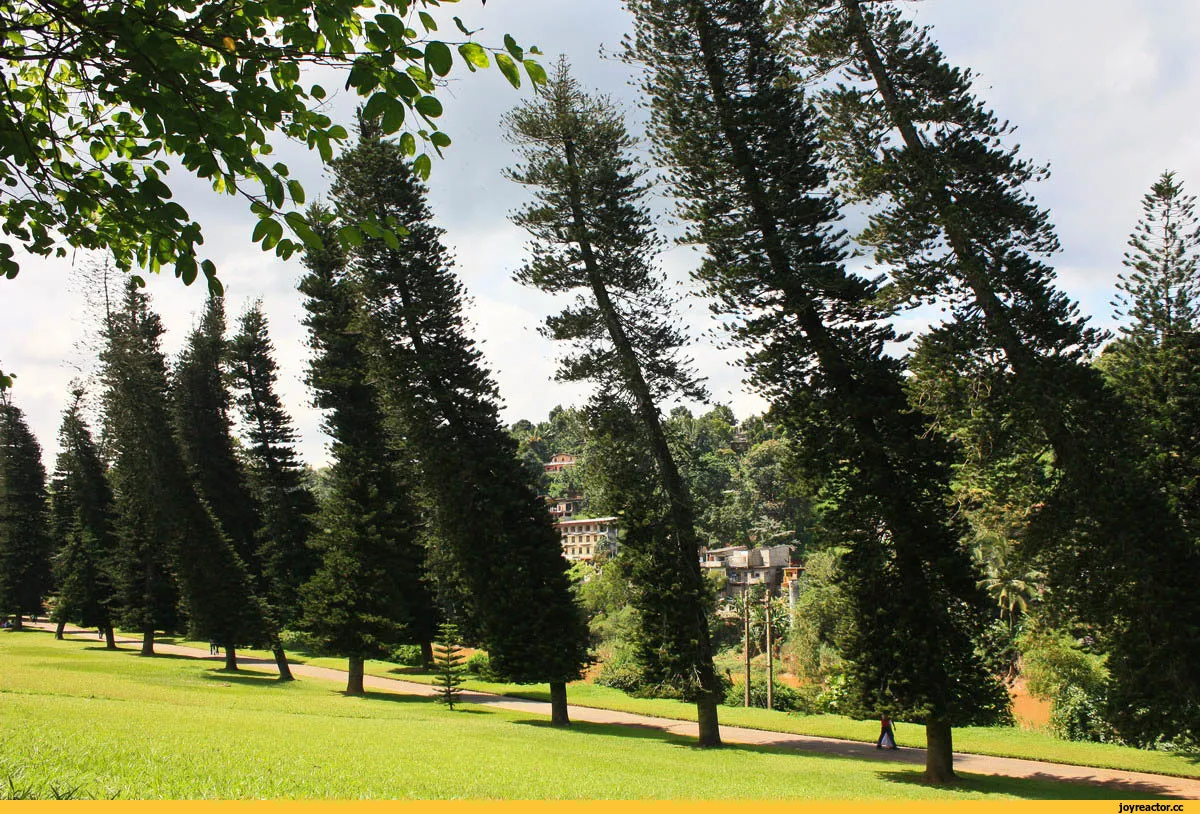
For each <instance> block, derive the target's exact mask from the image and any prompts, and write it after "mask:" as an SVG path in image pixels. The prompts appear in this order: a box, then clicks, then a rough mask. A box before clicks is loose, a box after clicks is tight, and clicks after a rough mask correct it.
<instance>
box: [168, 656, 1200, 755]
mask: <svg viewBox="0 0 1200 814" xmlns="http://www.w3.org/2000/svg"><path fill="white" fill-rule="evenodd" d="M162 641H176V640H175V639H172V638H170V637H167V638H163V639H162ZM178 643H180V644H191V645H192V646H195V647H206V646H207V644H206V643H201V642H186V641H183V640H178ZM239 652H241V651H239ZM244 655H253V656H257V657H260V658H267V659H270V658H271V654H270V653H268V652H266V651H245V653H244ZM289 658H291V659H292V660H293V661H294V662H295V663H297V664H312V665H315V666H319V667H333V668H335V669H340V670H345V669H346V660H345V659H337V658H329V657H321V656H310V655H308V654H305V653H301V654H290V655H289ZM366 672H367V674H368V675H375V676H382V677H386V678H402V679H405V680H409V681H416V682H421V683H425V684H431V683H433V681H434V677H433V676H432V675H429V674H423V673H422V672H421V671H419V670H417V669H415V668H407V667H401V666H399V665H396V664H393V663H391V662H386V661H368V662H367V663H366ZM463 686H464V687H465V688H466V689H472V690H479V691H482V692H494V693H499V694H502V695H512V696H517V697H521V698H532V699H535V700H539V701H549V700H550V693H549V690H548V689H547V688H545V687H540V686H533V687H531V686H528V685H525V686H522V685H517V684H499V683H491V682H486V681H468V682H466V683H465V684H464V685H463ZM567 695H568V700H569V701H570V703H572V704H577V705H579V706H585V707H596V708H599V709H613V710H620V711H622V712H633V713H640V714H643V715H655V716H658V717H662V718H673V719H677V720H684V721H694V720H696V708H695V706H694V705H692V704H687V703H683V702H680V701H670V700H665V699H658V698H633V697H631V696H629V695H626V694H625V693H623V692H621V691H619V690H614V689H611V688H609V687H602V686H599V685H596V684H587V683H584V682H575V683H573V684H571V685H570V688H569V690H568V693H567ZM720 717H721V723H722V724H723V725H727V726H744V727H748V728H750V729H765V730H770V731H776V732H790V733H793V734H797V735H814V736H817V737H826V738H844V739H846V740H856V741H863V742H866V743H873V742H874V741H875V739H876V738H877V737H878V736H879V723H878V722H877V721H860V720H855V719H853V718H847V717H845V716H842V715H795V714H790V713H783V712H769V711H767V710H765V709H744V708H741V707H725V706H722V707H721V708H720ZM896 735H897V738H898V739H899V741H900V744H901V745H903V746H915V747H924V746H925V729H924V727H923V726H920V725H918V724H907V723H903V722H901V723H899V724H897V727H896ZM954 748H955V750H956V751H959V752H971V753H974V754H979V755H997V756H999V757H1017V758H1025V759H1028V760H1045V761H1050V762H1052V763H1069V764H1073V765H1077V766H1095V767H1098V768H1105V769H1123V770H1125V771H1132V772H1150V773H1153V774H1168V775H1175V776H1177V777H1198V778H1200V753H1196V752H1191V753H1183V752H1159V751H1150V750H1146V749H1134V748H1132V747H1128V746H1113V745H1110V744H1101V743H1079V742H1075V741H1064V740H1060V739H1058V738H1055V737H1053V736H1052V735H1049V734H1047V733H1045V732H1031V731H1028V730H1023V729H1018V728H1015V727H978V726H977V727H959V728H956V729H955V730H954Z"/></svg>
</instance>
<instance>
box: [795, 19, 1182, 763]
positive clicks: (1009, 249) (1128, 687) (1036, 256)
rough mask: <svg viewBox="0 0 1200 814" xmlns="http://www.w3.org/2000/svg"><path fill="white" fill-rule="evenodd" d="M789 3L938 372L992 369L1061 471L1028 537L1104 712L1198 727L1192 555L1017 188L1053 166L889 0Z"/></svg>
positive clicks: (1047, 236) (840, 149)
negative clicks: (1091, 651) (1098, 659)
mask: <svg viewBox="0 0 1200 814" xmlns="http://www.w3.org/2000/svg"><path fill="white" fill-rule="evenodd" d="M786 6H787V7H789V9H790V12H789V13H790V15H791V19H792V22H793V25H792V28H793V29H794V31H796V32H797V33H798V34H799V35H800V41H801V43H802V48H801V49H799V50H798V52H799V53H803V52H807V55H808V57H809V59H810V60H811V61H812V62H813V63H814V64H813V68H814V69H815V71H816V72H817V73H819V74H820V75H822V76H824V77H826V78H827V79H828V78H829V72H830V71H833V72H835V73H834V76H833V79H834V80H835V82H831V83H830V87H829V89H828V90H827V91H826V92H824V93H823V94H822V105H823V106H824V108H825V109H826V110H827V112H828V118H829V122H830V124H829V127H828V128H827V129H826V133H825V135H826V141H827V144H828V146H829V149H830V150H831V151H832V152H833V153H834V154H835V155H836V160H837V167H838V171H839V173H840V174H841V176H842V178H843V179H844V181H845V185H846V187H847V189H848V190H849V192H850V194H852V195H853V196H855V197H856V198H858V199H859V200H862V201H864V202H866V203H869V204H872V205H874V211H873V213H872V215H871V219H870V222H869V225H868V227H867V229H866V230H865V231H864V232H863V234H862V235H861V236H860V239H861V240H862V241H863V242H865V243H867V244H868V245H870V246H871V247H872V248H873V249H874V250H875V257H876V259H878V260H879V261H881V262H884V263H887V264H888V266H889V268H890V269H891V273H892V277H893V283H892V294H893V297H894V301H896V302H897V303H903V304H908V305H919V304H928V303H933V302H936V303H939V304H943V305H946V306H947V307H948V309H949V312H950V318H949V319H948V320H947V321H946V322H944V323H943V324H941V325H939V326H937V327H936V328H934V329H932V330H931V331H929V332H928V333H927V334H926V335H925V336H923V337H922V338H921V340H920V347H919V349H918V351H917V352H918V354H919V355H922V356H925V357H928V358H930V359H933V360H936V361H937V363H940V364H942V365H943V366H944V368H945V369H946V371H947V374H952V373H953V371H954V370H955V369H961V368H964V367H975V368H978V369H981V370H983V371H985V373H984V376H983V378H982V381H980V382H979V385H978V386H977V387H976V388H975V391H976V392H980V393H983V392H986V393H987V394H988V400H989V401H990V402H991V404H990V405H989V406H990V410H991V412H992V414H994V415H996V416H1000V417H1002V420H1004V421H1006V422H1008V423H1009V424H1010V425H1012V426H1015V427H1017V428H1019V429H1020V431H1023V432H1029V433H1030V434H1031V435H1034V436H1036V437H1037V438H1038V439H1039V440H1040V441H1042V442H1043V443H1044V444H1045V445H1046V446H1047V447H1049V449H1050V450H1052V452H1053V458H1054V467H1055V473H1056V475H1057V477H1056V479H1055V483H1054V484H1053V487H1052V489H1051V490H1050V491H1049V493H1048V494H1046V495H1045V497H1044V499H1043V500H1041V501H1039V503H1038V505H1037V506H1036V507H1034V508H1032V509H1031V511H1030V515H1031V516H1032V517H1033V523H1032V524H1031V527H1030V532H1031V533H1030V535H1029V541H1030V542H1031V543H1032V544H1033V545H1034V546H1035V548H1036V549H1037V552H1038V554H1039V556H1040V558H1041V559H1042V560H1043V561H1044V562H1045V564H1046V566H1047V570H1048V572H1049V574H1050V578H1051V587H1052V588H1053V590H1054V591H1055V594H1056V596H1058V597H1059V598H1060V599H1061V600H1062V601H1063V602H1064V604H1065V605H1066V607H1067V608H1069V610H1070V611H1071V612H1072V613H1073V614H1075V615H1076V616H1077V617H1078V618H1079V619H1080V620H1081V621H1084V622H1087V623H1090V624H1091V625H1092V627H1093V629H1094V635H1095V637H1096V639H1097V646H1098V647H1099V648H1100V649H1101V650H1103V651H1105V652H1107V653H1108V654H1109V661H1108V667H1109V670H1110V675H1111V683H1110V686H1109V690H1108V705H1109V709H1108V716H1109V718H1110V719H1111V720H1112V721H1113V723H1114V724H1116V726H1117V728H1118V731H1119V732H1120V733H1121V735H1122V737H1124V738H1125V739H1127V740H1130V741H1135V742H1143V743H1149V742H1153V741H1155V740H1157V739H1160V738H1163V737H1166V738H1174V737H1180V736H1182V737H1188V736H1192V737H1195V736H1196V735H1197V733H1200V675H1198V674H1197V672H1196V670H1195V669H1193V668H1192V667H1191V665H1193V664H1195V663H1197V662H1198V661H1200V604H1197V603H1196V602H1195V586H1196V585H1197V584H1198V583H1200V550H1198V549H1197V548H1196V546H1195V545H1193V542H1192V540H1190V539H1189V538H1188V535H1187V534H1186V533H1185V532H1184V528H1183V525H1182V524H1181V522H1180V519H1179V517H1178V516H1177V515H1176V514H1175V513H1174V512H1172V511H1171V509H1170V506H1169V504H1168V501H1167V499H1166V497H1165V496H1164V494H1163V493H1162V490H1160V489H1159V488H1158V487H1157V485H1156V484H1155V483H1154V482H1153V480H1152V479H1150V478H1148V477H1146V476H1145V474H1144V473H1143V471H1142V470H1141V467H1140V462H1141V460H1142V459H1143V458H1144V457H1145V454H1146V451H1145V449H1144V448H1143V447H1142V445H1141V444H1140V443H1139V439H1138V432H1137V430H1136V425H1135V424H1134V423H1133V422H1132V421H1131V417H1130V416H1129V414H1128V411H1127V409H1126V408H1125V406H1124V405H1123V404H1121V403H1120V401H1119V399H1117V398H1115V397H1114V394H1113V393H1112V391H1111V390H1109V389H1107V388H1106V387H1105V386H1104V383H1103V381H1102V378H1101V376H1100V374H1099V372H1098V371H1097V370H1096V369H1095V368H1094V367H1093V366H1092V365H1090V364H1088V359H1089V357H1090V355H1091V352H1092V351H1093V350H1094V349H1095V347H1096V345H1097V344H1098V342H1099V339H1100V336H1099V335H1098V333H1097V332H1096V331H1095V330H1094V329H1090V328H1088V327H1087V326H1086V321H1085V320H1084V319H1082V318H1080V317H1079V315H1078V312H1077V308H1076V306H1075V304H1074V303H1073V302H1072V301H1071V300H1070V299H1069V298H1068V297H1067V296H1066V295H1065V294H1063V293H1062V292H1061V291H1060V290H1058V288H1057V287H1056V285H1055V282H1054V270H1053V269H1052V268H1051V267H1050V266H1049V265H1048V263H1047V262H1046V258H1047V257H1048V256H1049V255H1050V254H1052V253H1053V252H1055V251H1057V250H1058V240H1057V238H1056V236H1055V234H1054V230H1053V227H1052V225H1051V224H1050V222H1049V218H1048V215H1047V213H1046V211H1045V210H1044V209H1042V208H1039V207H1038V206H1037V204H1036V202H1035V201H1034V200H1033V199H1032V197H1031V196H1030V194H1029V192H1028V191H1027V186H1028V185H1029V184H1030V183H1032V182H1034V181H1036V180H1038V179H1039V178H1040V177H1042V176H1043V175H1044V174H1045V173H1044V171H1043V170H1042V169H1040V168H1039V167H1037V166H1035V165H1033V164H1032V163H1031V162H1029V161H1028V160H1026V159H1022V158H1020V157H1019V155H1018V152H1017V150H1016V148H1015V147H1009V146H1007V145H1006V144H1005V141H1006V140H1007V138H1008V137H1009V135H1010V130H1011V128H1009V126H1008V125H1007V124H1002V123H1000V122H999V121H998V120H997V118H996V116H995V115H994V114H993V113H992V112H991V111H990V110H989V109H988V108H987V107H986V106H985V105H984V104H983V103H982V102H981V101H980V100H979V99H978V98H976V97H975V95H974V94H973V92H972V88H971V74H970V72H969V71H963V70H960V69H958V68H956V67H954V66H952V65H949V64H948V63H947V62H946V59H945V57H944V55H943V54H942V52H941V50H940V48H938V46H937V44H936V43H935V42H934V41H933V40H932V39H931V37H930V36H929V33H928V31H927V30H926V29H923V28H921V27H919V26H916V25H915V24H913V23H912V22H911V20H909V19H906V17H905V15H904V13H903V11H902V10H901V4H900V3H899V2H897V1H896V0H882V1H881V0H871V1H870V2H868V0H791V1H790V2H788V3H787V4H786ZM785 10H787V9H785ZM937 378H939V377H937V376H935V377H933V380H935V381H936V380H937ZM998 407H1000V408H999V409H997V408H998ZM1080 563H1087V566H1088V567H1086V568H1081V567H1080Z"/></svg>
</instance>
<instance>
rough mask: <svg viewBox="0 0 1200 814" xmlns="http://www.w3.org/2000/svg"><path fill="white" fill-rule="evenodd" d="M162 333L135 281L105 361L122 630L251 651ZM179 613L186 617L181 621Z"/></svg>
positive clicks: (257, 627)
mask: <svg viewBox="0 0 1200 814" xmlns="http://www.w3.org/2000/svg"><path fill="white" fill-rule="evenodd" d="M162 334H163V327H162V323H161V321H160V320H159V318H158V315H157V314H155V313H154V312H153V310H151V308H150V301H149V297H148V295H147V294H146V293H145V292H144V291H142V290H141V289H140V288H139V287H138V286H137V283H136V281H134V280H130V281H129V283H128V284H127V285H126V287H125V291H124V293H123V295H122V297H121V299H120V301H119V303H117V304H116V305H115V306H114V307H113V308H112V309H111V310H110V311H109V312H108V314H107V315H106V316H105V324H104V329H103V339H104V347H103V350H102V351H101V364H102V372H101V378H102V382H103V385H104V394H103V397H102V399H103V400H102V404H103V411H104V422H105V424H104V438H105V446H106V448H107V450H108V454H109V455H110V456H111V457H112V466H111V470H110V472H111V479H112V485H113V494H114V514H115V522H116V533H117V541H118V542H117V547H116V554H115V557H114V562H115V568H114V574H115V578H116V581H117V586H118V605H119V608H120V610H119V613H118V619H117V624H118V625H119V626H120V627H124V628H127V629H133V630H137V631H140V632H141V633H142V650H141V653H142V655H153V653H154V635H155V631H156V630H178V629H181V628H183V627H185V626H186V629H187V631H188V632H189V633H190V635H192V636H193V637H195V638H200V639H205V638H207V639H210V640H215V641H219V642H229V643H245V642H253V641H258V640H260V639H261V637H262V624H263V622H262V614H261V608H260V607H259V605H258V601H257V598H256V597H255V595H254V593H253V591H252V586H251V583H250V576H249V574H248V573H247V571H246V567H245V565H244V563H243V562H242V560H241V558H240V557H239V556H238V555H237V552H236V551H235V550H234V548H233V545H232V544H231V543H230V541H229V539H228V538H227V537H226V536H225V535H224V534H223V533H222V532H221V529H220V527H219V526H218V524H217V521H216V519H215V518H214V517H213V515H212V513H211V512H210V510H209V508H208V507H207V506H206V505H205V503H204V502H203V501H202V500H201V498H200V497H199V496H198V495H197V493H196V489H195V486H194V485H193V483H192V480H191V477H190V474H189V472H188V468H187V464H186V463H185V461H184V457H183V452H182V451H181V449H180V446H179V441H178V439H177V437H176V435H175V434H174V433H172V432H170V431H169V428H170V427H171V426H172V420H171V407H170V401H169V393H168V382H167V365H166V360H165V358H164V356H163V352H162V348H161V341H162ZM180 611H182V613H180Z"/></svg>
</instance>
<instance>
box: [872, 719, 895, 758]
mask: <svg viewBox="0 0 1200 814" xmlns="http://www.w3.org/2000/svg"><path fill="white" fill-rule="evenodd" d="M875 748H876V749H893V750H894V749H896V748H897V747H896V733H895V732H894V731H893V730H892V719H891V718H890V717H889V716H888V714H887V713H886V712H885V713H884V714H883V715H880V716H879V740H877V741H875Z"/></svg>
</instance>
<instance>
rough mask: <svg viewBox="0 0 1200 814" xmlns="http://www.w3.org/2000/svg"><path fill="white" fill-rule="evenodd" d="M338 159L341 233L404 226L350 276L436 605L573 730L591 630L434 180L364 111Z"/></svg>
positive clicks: (371, 242) (351, 265) (376, 244)
mask: <svg viewBox="0 0 1200 814" xmlns="http://www.w3.org/2000/svg"><path fill="white" fill-rule="evenodd" d="M333 167H334V183H333V186H332V190H331V198H332V201H333V202H334V204H335V205H336V209H337V213H338V216H339V218H341V219H342V220H343V222H345V223H346V224H347V226H346V227H343V228H353V227H352V226H349V224H352V223H354V222H357V221H368V222H374V223H379V224H394V225H397V226H399V227H402V233H401V234H399V235H398V236H396V237H395V239H394V240H391V239H388V238H389V237H390V236H372V235H364V236H363V238H362V240H361V241H360V242H359V243H358V245H357V246H355V247H354V248H352V249H351V250H350V251H349V252H348V253H347V255H346V257H345V265H344V271H343V273H344V274H345V276H346V278H347V279H348V280H352V281H353V285H354V286H355V287H356V288H357V290H358V291H359V293H360V296H361V300H360V301H361V313H362V323H361V327H362V334H361V336H362V341H363V346H364V348H365V349H366V350H367V351H368V352H369V360H368V363H369V365H371V367H372V371H373V374H374V377H375V379H376V380H377V381H379V382H380V385H379V393H380V397H381V403H382V405H383V407H384V409H385V412H386V415H387V417H388V420H389V425H388V426H389V430H390V432H391V434H392V438H393V439H395V443H398V444H402V445H403V448H404V449H405V450H406V452H407V453H408V454H409V455H410V456H411V458H412V460H413V461H415V463H416V466H417V467H418V472H419V476H420V477H419V480H418V481H417V483H416V486H417V487H418V489H419V491H420V495H421V498H420V500H421V506H422V508H423V510H424V516H425V518H426V520H427V521H428V535H427V538H426V539H427V541H428V542H429V558H430V563H431V566H430V568H431V574H430V576H431V578H432V579H434V581H435V586H436V588H437V590H438V592H439V604H440V605H441V610H442V611H443V613H444V614H445V615H446V616H447V617H449V619H450V620H451V621H455V622H456V623H462V624H464V625H465V626H466V627H467V629H469V630H472V631H473V632H474V633H475V634H476V635H477V636H478V637H479V639H480V640H481V642H482V644H483V645H484V646H486V648H487V650H488V655H489V658H490V663H491V666H492V669H493V670H494V671H495V672H496V673H497V674H498V675H500V676H503V677H504V678H506V679H507V680H510V681H514V682H517V683H535V682H539V683H540V682H545V683H548V684H549V685H550V695H551V705H552V718H551V720H552V722H553V723H555V724H559V725H565V724H567V723H569V721H568V718H567V701H566V684H567V682H569V681H572V680H574V679H576V678H578V677H579V675H580V672H581V669H582V667H583V665H584V664H586V662H587V652H586V647H587V633H586V628H585V627H584V622H583V617H582V614H581V612H580V611H579V609H578V608H577V607H576V606H575V604H574V601H573V599H572V593H571V590H570V585H569V582H568V580H567V576H566V563H565V562H564V560H563V558H562V549H561V546H560V542H559V535H558V533H557V532H556V531H555V529H554V527H553V525H552V522H551V519H550V517H549V515H548V514H547V512H546V509H545V504H544V501H543V500H542V499H541V498H540V497H539V496H538V493H537V489H536V483H535V480H534V478H532V477H531V476H530V473H529V471H528V470H527V469H526V468H525V467H523V466H522V465H521V463H520V460H519V459H518V456H517V444H516V442H515V441H514V440H513V438H512V437H511V436H510V434H509V433H508V431H507V430H506V428H505V426H504V424H503V422H502V421H501V420H500V414H499V400H500V399H499V394H498V392H497V389H496V385H495V381H494V380H493V379H492V376H491V373H490V371H488V369H487V367H486V366H485V364H484V362H483V360H482V358H481V354H480V352H479V350H478V348H477V347H476V346H475V343H474V341H473V340H472V338H471V337H470V335H469V333H468V326H467V324H466V321H465V319H464V315H463V303H464V297H465V294H464V291H463V287H462V284H461V283H460V282H459V280H458V277H457V276H456V274H455V272H454V269H453V260H452V258H451V256H450V254H449V252H448V251H447V249H446V248H445V246H444V244H443V243H442V234H443V233H442V230H441V229H439V228H437V227H436V226H434V225H433V222H432V221H433V213H432V211H431V209H430V207H429V204H428V202H427V200H426V195H427V192H426V189H425V187H424V185H423V184H422V182H421V180H420V177H419V175H418V173H417V172H416V170H415V169H414V167H413V166H412V165H411V164H410V163H409V162H408V160H407V159H406V158H405V156H404V153H403V150H402V148H401V146H400V145H399V144H397V143H394V142H391V141H388V140H386V139H384V138H382V135H381V131H380V128H379V126H378V123H376V122H372V121H369V120H366V119H360V122H359V133H358V143H357V144H356V145H355V146H354V147H353V149H351V150H348V151H346V152H345V153H344V154H342V155H341V156H339V157H338V158H337V159H336V160H335V161H334V162H333ZM448 580H449V581H453V582H454V583H456V585H455V586H453V587H452V588H451V589H449V590H447V587H448V586H447V585H446V584H445V583H446V582H447V581H448ZM431 621H433V620H432V619H430V620H428V621H427V622H426V624H427V625H428V622H431ZM432 634H433V630H432V629H429V630H428V631H427V632H426V633H424V635H428V636H429V639H426V641H428V640H430V639H432Z"/></svg>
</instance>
